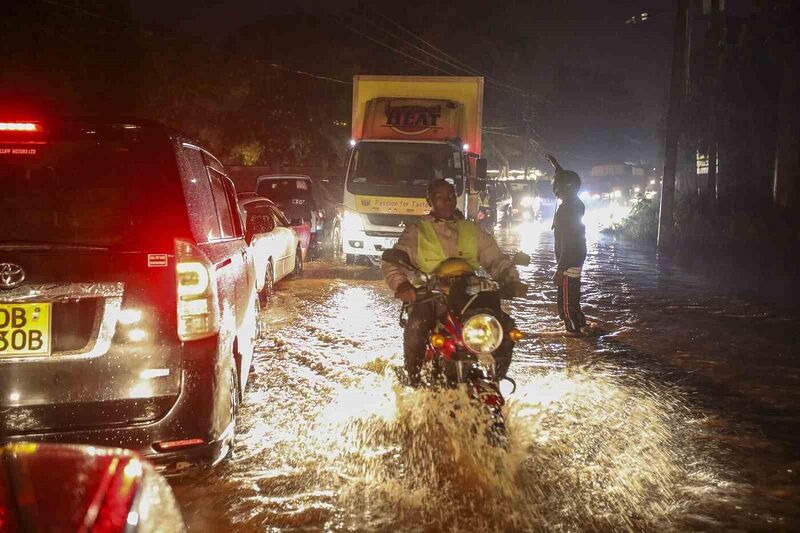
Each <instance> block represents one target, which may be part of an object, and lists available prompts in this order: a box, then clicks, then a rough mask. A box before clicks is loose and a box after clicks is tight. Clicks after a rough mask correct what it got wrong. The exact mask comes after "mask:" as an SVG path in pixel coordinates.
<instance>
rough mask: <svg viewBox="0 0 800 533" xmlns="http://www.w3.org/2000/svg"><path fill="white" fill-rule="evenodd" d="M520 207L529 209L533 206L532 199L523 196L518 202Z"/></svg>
mask: <svg viewBox="0 0 800 533" xmlns="http://www.w3.org/2000/svg"><path fill="white" fill-rule="evenodd" d="M520 203H521V204H522V207H530V206H532V205H533V197H532V196H523V197H522V200H521V201H520Z"/></svg>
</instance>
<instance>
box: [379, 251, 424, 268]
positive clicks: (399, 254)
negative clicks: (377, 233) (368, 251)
mask: <svg viewBox="0 0 800 533" xmlns="http://www.w3.org/2000/svg"><path fill="white" fill-rule="evenodd" d="M381 260H383V261H386V262H387V263H391V264H393V265H397V266H401V267H403V268H407V269H409V270H416V269H415V268H414V267H413V266H412V265H411V258H410V257H408V254H407V253H406V252H404V251H403V250H397V249H395V248H390V249H389V250H385V251H384V252H383V254H381Z"/></svg>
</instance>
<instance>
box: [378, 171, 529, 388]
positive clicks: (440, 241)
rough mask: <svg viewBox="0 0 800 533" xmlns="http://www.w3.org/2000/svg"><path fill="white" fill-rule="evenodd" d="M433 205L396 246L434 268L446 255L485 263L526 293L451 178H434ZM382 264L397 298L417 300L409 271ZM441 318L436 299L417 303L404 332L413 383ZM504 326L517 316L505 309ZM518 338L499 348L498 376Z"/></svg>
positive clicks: (430, 190)
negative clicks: (463, 208) (459, 200)
mask: <svg viewBox="0 0 800 533" xmlns="http://www.w3.org/2000/svg"><path fill="white" fill-rule="evenodd" d="M427 201H428V205H429V206H430V207H431V212H430V214H428V215H425V216H424V217H422V218H421V219H420V221H419V222H418V223H411V224H408V225H407V226H406V228H405V230H404V231H403V233H402V234H401V235H400V238H399V239H398V240H397V243H396V244H395V245H394V248H395V249H398V250H402V251H404V252H406V253H407V254H408V257H409V258H410V260H411V264H412V265H414V266H416V267H417V268H419V269H420V270H422V271H423V272H426V273H429V272H433V270H434V269H435V268H436V267H437V266H438V265H439V263H441V262H442V261H444V260H445V259H448V258H451V257H461V258H462V259H465V260H466V261H467V262H469V263H470V265H471V266H472V267H473V268H474V269H475V270H477V269H478V267H479V266H482V267H484V268H485V269H486V270H487V271H488V272H489V274H490V275H491V276H492V277H493V278H494V279H496V280H498V281H500V282H502V283H503V284H504V285H505V286H506V287H508V288H509V290H510V292H512V293H513V294H514V295H515V296H524V295H525V294H526V293H527V285H525V284H523V283H521V282H520V281H519V273H518V272H517V269H516V267H515V266H514V264H513V263H512V261H511V260H510V259H509V258H508V257H506V256H505V255H503V253H502V252H501V251H500V248H499V247H498V245H497V242H496V241H495V240H494V238H493V237H492V236H491V235H489V234H488V233H486V232H485V231H484V230H483V229H481V228H480V227H479V226H478V225H477V224H475V223H474V222H471V221H468V220H464V218H463V215H461V213H460V211H458V210H457V209H456V192H455V189H454V187H453V185H451V184H450V183H449V182H447V181H445V180H433V181H431V182H430V184H429V186H428V193H427ZM381 269H382V271H383V276H384V279H385V280H386V283H387V285H389V287H390V288H391V289H392V290H393V291H394V295H395V297H396V298H399V299H400V300H402V301H403V302H405V303H413V302H415V301H416V297H417V293H416V290H415V288H414V286H413V285H412V284H411V282H410V281H409V279H408V276H407V275H406V270H405V269H403V268H401V267H399V266H397V265H393V264H390V263H387V262H385V261H384V262H383V263H382V266H381ZM436 317H437V310H436V305H435V303H434V302H428V303H425V304H420V305H415V306H412V307H411V309H410V311H409V316H408V322H407V323H406V328H405V332H404V334H403V356H404V359H405V368H406V372H407V373H408V378H409V383H410V384H411V385H412V386H417V385H418V384H419V374H420V370H421V368H422V364H423V362H424V355H425V354H424V352H425V343H426V340H427V338H428V335H429V334H430V332H431V329H432V328H433V326H434V324H435V322H436ZM498 318H499V319H500V322H501V324H502V325H503V329H504V331H509V329H511V328H513V327H514V320H513V319H512V318H511V317H510V316H508V315H507V314H506V313H503V312H501V313H500V317H498ZM513 347H514V343H513V341H511V340H510V339H508V337H506V338H505V339H504V340H503V343H502V344H501V345H500V348H498V350H497V351H496V352H495V354H494V355H495V360H496V364H497V368H496V370H497V377H498V378H502V377H504V376H505V374H506V372H507V370H508V367H509V365H510V364H511V351H512V349H513Z"/></svg>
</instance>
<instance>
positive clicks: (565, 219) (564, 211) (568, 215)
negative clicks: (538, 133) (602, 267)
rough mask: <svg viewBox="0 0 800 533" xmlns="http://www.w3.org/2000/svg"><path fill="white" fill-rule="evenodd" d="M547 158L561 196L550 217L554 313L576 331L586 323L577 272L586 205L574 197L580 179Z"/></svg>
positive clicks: (581, 256)
mask: <svg viewBox="0 0 800 533" xmlns="http://www.w3.org/2000/svg"><path fill="white" fill-rule="evenodd" d="M548 160H549V161H550V162H551V163H552V164H553V166H554V167H555V168H556V173H555V175H554V176H553V193H554V194H555V195H556V197H557V198H558V199H559V200H561V204H560V205H559V206H558V209H557V210H556V214H555V217H554V218H553V228H552V229H553V235H554V237H555V254H556V272H555V274H553V282H554V283H555V284H556V287H558V315H559V317H561V320H563V321H564V326H565V327H566V329H567V331H569V332H573V333H580V331H581V328H583V327H584V326H585V325H586V317H585V316H584V314H583V311H581V273H582V271H583V262H584V261H585V260H586V228H585V226H584V225H583V215H584V213H585V212H586V206H584V205H583V202H581V200H580V198H578V191H580V189H581V179H580V177H579V176H578V174H576V173H575V172H573V171H571V170H564V169H563V168H561V166H560V165H559V164H558V162H557V161H555V158H553V157H552V156H549V157H548Z"/></svg>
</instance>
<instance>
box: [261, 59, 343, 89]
mask: <svg viewBox="0 0 800 533" xmlns="http://www.w3.org/2000/svg"><path fill="white" fill-rule="evenodd" d="M256 61H258V62H260V63H263V64H264V65H267V66H269V67H273V68H276V69H279V70H283V71H285V72H292V73H294V74H300V75H302V76H309V77H311V78H315V79H318V80H324V81H331V82H334V83H341V84H343V85H353V82H352V81H345V80H338V79H336V78H329V77H328V76H320V75H318V74H311V73H310V72H305V71H303V70H295V69H292V68H289V67H284V66H283V65H278V64H277V63H266V62H264V61H262V60H260V59H256Z"/></svg>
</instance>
